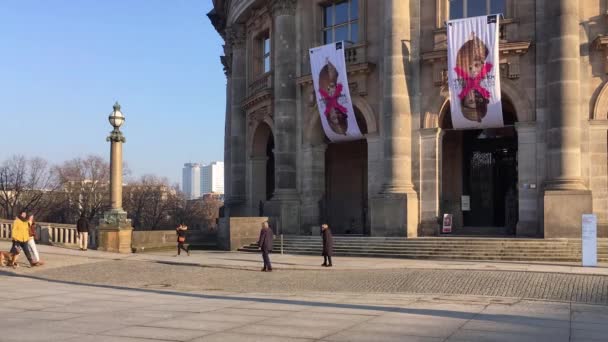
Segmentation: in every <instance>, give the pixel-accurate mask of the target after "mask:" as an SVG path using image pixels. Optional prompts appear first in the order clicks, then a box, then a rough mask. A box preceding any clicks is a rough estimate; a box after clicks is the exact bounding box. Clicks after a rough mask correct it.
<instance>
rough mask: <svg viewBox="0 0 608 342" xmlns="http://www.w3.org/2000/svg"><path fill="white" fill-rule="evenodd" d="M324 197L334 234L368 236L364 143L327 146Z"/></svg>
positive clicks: (328, 218) (327, 216) (365, 153)
mask: <svg viewBox="0 0 608 342" xmlns="http://www.w3.org/2000/svg"><path fill="white" fill-rule="evenodd" d="M325 198H326V199H325V202H326V208H325V210H326V212H325V217H326V219H327V221H328V224H329V226H330V227H331V229H332V232H333V233H334V234H367V224H366V221H367V219H366V212H367V210H366V207H367V141H365V140H358V141H352V142H347V143H340V144H329V145H328V146H327V151H326V152H325Z"/></svg>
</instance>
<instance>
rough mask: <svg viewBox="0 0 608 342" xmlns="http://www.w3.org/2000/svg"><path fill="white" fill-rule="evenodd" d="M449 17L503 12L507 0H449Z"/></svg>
mask: <svg viewBox="0 0 608 342" xmlns="http://www.w3.org/2000/svg"><path fill="white" fill-rule="evenodd" d="M449 1H450V19H460V18H469V17H476V16H480V15H488V14H505V11H506V9H507V6H506V2H507V0H449Z"/></svg>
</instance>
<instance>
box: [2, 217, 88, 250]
mask: <svg viewBox="0 0 608 342" xmlns="http://www.w3.org/2000/svg"><path fill="white" fill-rule="evenodd" d="M12 226H13V221H12V220H2V219H0V240H10V239H11V229H12ZM36 236H37V237H38V241H37V242H38V243H40V244H48V245H61V246H76V245H78V232H77V230H76V225H74V224H61V223H48V222H36ZM89 246H90V247H96V246H97V229H94V230H92V231H91V232H90V234H89Z"/></svg>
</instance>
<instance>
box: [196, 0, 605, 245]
mask: <svg viewBox="0 0 608 342" xmlns="http://www.w3.org/2000/svg"><path fill="white" fill-rule="evenodd" d="M213 5H214V9H213V10H212V11H211V12H210V13H209V14H208V16H209V18H210V20H211V22H212V23H213V25H214V26H215V28H216V29H217V31H218V32H219V34H220V35H221V36H222V38H223V39H224V40H225V46H224V51H225V55H224V56H222V57H221V61H222V63H223V65H224V69H225V72H226V76H227V87H226V94H227V96H226V98H227V101H226V132H225V191H226V207H225V211H224V213H225V215H226V216H232V217H240V216H269V217H272V218H273V219H274V220H275V221H276V224H275V225H276V226H278V227H280V230H281V232H283V233H285V234H303V235H306V234H310V233H311V232H312V231H313V229H314V228H313V227H315V226H318V224H319V223H320V222H322V221H324V222H328V223H329V224H330V226H331V227H332V229H333V231H334V233H336V234H358V235H370V236H407V237H419V236H434V235H438V234H439V232H440V231H439V226H440V225H439V222H438V221H440V218H441V217H442V216H443V214H445V213H449V214H452V215H453V226H454V227H453V234H463V235H495V236H517V237H524V236H525V237H544V238H557V237H580V224H581V223H580V221H581V214H583V213H594V214H596V215H597V218H598V229H599V234H600V236H605V237H608V158H607V152H608V148H607V144H608V135H607V132H608V120H607V119H608V117H607V114H608V85H607V84H608V83H607V81H608V35H606V34H608V15H607V13H608V1H606V0H594V1H591V0H581V1H572V0H337V1H328V0H270V1H269V0H232V1H230V0H213ZM496 13H502V14H503V18H502V19H501V20H500V47H499V50H500V83H501V93H502V107H503V120H504V123H505V127H503V128H498V129H484V130H455V129H453V128H452V122H451V116H450V103H449V91H448V87H447V38H446V36H447V35H446V24H445V23H446V21H448V20H450V19H456V18H465V17H473V16H479V15H487V14H496ZM336 41H345V42H346V44H347V48H346V50H345V54H346V63H347V71H348V80H349V88H350V93H351V96H352V102H353V105H354V110H355V114H356V117H357V123H358V124H359V127H360V129H361V131H362V133H363V134H364V138H365V139H363V140H357V141H352V142H346V143H330V142H329V140H328V139H327V138H326V136H325V134H324V132H323V128H322V126H321V122H320V121H321V120H320V116H319V111H318V108H317V106H316V101H315V92H314V90H313V84H312V77H311V72H310V69H311V67H310V60H309V54H308V50H309V49H310V48H313V47H316V46H320V45H324V44H327V43H332V42H336Z"/></svg>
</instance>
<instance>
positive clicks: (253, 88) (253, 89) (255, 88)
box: [248, 72, 272, 96]
mask: <svg viewBox="0 0 608 342" xmlns="http://www.w3.org/2000/svg"><path fill="white" fill-rule="evenodd" d="M269 89H272V72H267V73H265V74H263V75H261V76H259V77H258V78H256V79H255V80H254V81H253V82H251V84H249V88H248V95H249V96H251V95H253V94H255V93H257V92H259V91H262V90H269Z"/></svg>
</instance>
